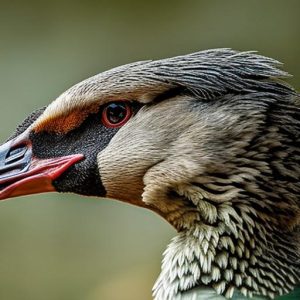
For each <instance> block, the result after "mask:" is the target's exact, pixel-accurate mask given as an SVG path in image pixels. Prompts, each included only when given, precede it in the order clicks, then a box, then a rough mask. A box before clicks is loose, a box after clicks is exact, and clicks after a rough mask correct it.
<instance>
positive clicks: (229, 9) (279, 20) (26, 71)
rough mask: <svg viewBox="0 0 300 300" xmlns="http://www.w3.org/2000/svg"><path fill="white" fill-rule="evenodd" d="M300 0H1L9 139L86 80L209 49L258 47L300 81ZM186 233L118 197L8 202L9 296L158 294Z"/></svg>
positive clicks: (0, 286) (0, 264)
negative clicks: (158, 281)
mask: <svg viewBox="0 0 300 300" xmlns="http://www.w3.org/2000/svg"><path fill="white" fill-rule="evenodd" d="M299 13H300V1H297V0H294V1H292V0H289V1H279V0H278V1H277V0H268V1H267V0H265V1H259V0H252V1H199V0H194V1H158V0H155V1H153V0H152V1H146V2H145V1H141V0H138V1H91V0H85V1H83V0H82V1H78V0H72V1H65V0H61V1H58V0H54V1H37V0H36V1H35V0H28V1H9V2H8V1H7V2H4V1H0V103H1V108H0V122H1V123H0V124H1V125H0V138H1V140H5V138H6V137H7V136H8V135H9V134H10V133H11V132H12V131H13V130H14V128H15V126H16V124H17V123H18V122H20V121H21V120H22V119H24V118H25V116H26V115H28V114H29V113H30V112H31V111H32V110H34V109H35V108H38V107H41V106H43V105H46V104H47V103H49V102H50V101H52V100H53V99H55V98H56V97H57V96H58V95H59V94H60V93H61V92H63V91H64V90H65V89H66V88H68V87H70V86H71V85H73V84H74V83H76V82H78V81H80V80H82V79H84V78H86V77H89V76H91V75H94V74H96V73H99V72H101V71H104V70H106V69H109V68H111V67H114V66H118V65H120V64H125V63H128V62H132V61H137V60H144V59H158V58H164V57H169V56H174V55H179V54H185V53H189V52H194V51H197V50H202V49H207V48H216V47H231V48H235V49H239V50H258V51H259V53H261V54H264V55H267V56H272V57H274V58H276V59H278V60H280V61H282V62H284V66H283V67H284V69H285V70H287V71H288V72H290V73H291V74H293V75H294V78H292V79H290V80H289V82H290V83H292V84H294V86H295V87H296V88H298V89H299V83H300V57H299V56H300V55H299V53H300V51H299V50H300V41H299V33H300V18H299ZM174 234H175V232H174V231H173V229H172V228H171V227H170V226H169V225H168V224H167V223H165V222H164V221H163V220H162V219H161V218H160V217H158V216H156V215H155V214H153V213H152V212H150V211H146V210H142V209H140V208H135V207H132V206H128V205H125V204H121V203H118V202H114V201H107V200H103V199H96V198H83V197H79V196H75V195H62V194H43V195H39V196H28V197H22V198H18V199H14V200H10V201H6V202H2V203H0V299H9V300H41V299H42V300H50V299H51V300H58V299H59V300H60V299H61V300H99V299H104V300H117V299H122V300H126V299H128V300H129V299H130V300H135V299H138V300H140V299H151V287H152V285H153V283H154V280H155V278H156V277H157V275H158V273H159V269H160V260H161V253H162V252H163V250H164V248H165V247H166V245H167V243H168V242H169V240H170V238H171V237H172V236H173V235H174Z"/></svg>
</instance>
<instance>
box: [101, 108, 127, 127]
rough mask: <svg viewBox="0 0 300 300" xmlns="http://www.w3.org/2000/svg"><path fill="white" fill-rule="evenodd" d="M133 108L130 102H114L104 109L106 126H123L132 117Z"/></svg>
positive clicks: (104, 123)
mask: <svg viewBox="0 0 300 300" xmlns="http://www.w3.org/2000/svg"><path fill="white" fill-rule="evenodd" d="M131 115H132V109H131V105H130V103H128V102H112V103H109V104H107V105H106V106H105V107H104V109H103V110H102V123H103V125H104V126H106V127H121V126H122V125H124V124H125V123H126V122H127V121H128V120H129V119H130V117H131Z"/></svg>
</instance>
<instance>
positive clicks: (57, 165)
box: [0, 131, 84, 200]
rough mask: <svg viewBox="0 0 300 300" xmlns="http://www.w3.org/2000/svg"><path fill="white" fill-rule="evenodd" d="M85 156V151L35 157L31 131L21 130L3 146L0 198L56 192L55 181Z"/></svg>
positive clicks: (1, 149) (0, 168)
mask: <svg viewBox="0 0 300 300" xmlns="http://www.w3.org/2000/svg"><path fill="white" fill-rule="evenodd" d="M83 158H84V156H83V155H82V154H74V155H68V156H64V157H55V158H48V159H39V158H36V157H34V156H33V154H32V144H31V142H30V140H29V132H27V131H26V132H24V133H22V134H21V135H19V136H18V137H16V138H14V139H13V140H11V141H8V142H7V143H5V144H4V145H2V146H0V200H4V199H7V198H12V197H17V196H21V195H29V194H37V193H43V192H52V191H55V188H54V186H53V185H52V182H53V180H55V179H56V178H58V177H59V176H60V175H61V174H63V173H64V172H65V171H66V170H67V169H68V168H69V167H70V166H72V165H74V164H75V163H77V162H78V161H80V160H82V159H83Z"/></svg>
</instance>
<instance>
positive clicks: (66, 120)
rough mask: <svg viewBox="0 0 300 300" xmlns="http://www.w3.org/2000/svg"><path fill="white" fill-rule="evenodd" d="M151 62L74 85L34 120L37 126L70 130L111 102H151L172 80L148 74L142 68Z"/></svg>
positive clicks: (39, 129)
mask: <svg viewBox="0 0 300 300" xmlns="http://www.w3.org/2000/svg"><path fill="white" fill-rule="evenodd" d="M147 63H148V62H138V63H133V64H129V65H125V66H121V67H118V68H115V69H112V70H109V71H106V72H103V73H100V74H98V75H95V76H93V77H91V78H88V79H86V80H84V81H82V82H80V83H78V84H76V85H74V86H72V87H71V88H69V89H68V90H67V91H65V92H64V93H63V94H61V95H60V96H59V97H58V98H57V99H56V100H54V101H53V102H52V103H51V104H50V105H49V106H48V107H47V108H46V109H45V111H44V113H43V114H42V115H41V116H40V117H39V118H38V119H37V120H36V122H35V123H34V124H33V126H32V128H33V130H35V131H36V132H40V131H50V132H57V133H66V132H68V131H70V130H72V129H74V128H76V127H78V126H79V125H80V124H81V123H82V122H83V121H84V120H85V119H86V117H87V116H88V115H89V114H91V113H96V112H97V111H98V110H99V108H100V107H101V105H103V104H106V103H108V102H111V101H124V100H125V101H126V100H129V101H139V102H142V103H147V102H150V101H151V99H153V97H155V95H158V94H160V93H161V92H162V91H163V90H164V89H167V88H168V86H169V84H167V83H160V84H158V81H157V79H154V78H150V77H149V76H148V77H147V75H149V74H146V73H144V72H143V68H142V67H143V66H144V65H145V64H147Z"/></svg>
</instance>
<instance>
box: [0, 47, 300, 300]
mask: <svg viewBox="0 0 300 300" xmlns="http://www.w3.org/2000/svg"><path fill="white" fill-rule="evenodd" d="M288 76H289V75H288V74H287V73H286V72H284V71H282V69H281V68H280V63H279V62H278V61H276V60H274V59H271V58H267V57H264V56H261V55H258V54H256V53H255V52H238V51H234V50H231V49H214V50H207V51H201V52H197V53H192V54H188V55H182V56H177V57H173V58H168V59H162V60H153V61H152V60H148V61H141V62H136V63H131V64H127V65H124V66H121V67H117V68H114V69H112V70H109V71H106V72H103V73H100V74H98V75H95V76H93V77H91V78H89V79H86V80H84V81H82V82H80V83H78V84H76V85H74V86H73V87H71V88H70V89H68V90H67V91H66V92H64V93H63V94H62V95H60V96H59V97H58V98H57V99H56V100H54V101H53V102H52V103H50V104H49V105H48V106H47V107H44V108H41V109H38V110H37V111H35V112H33V113H32V114H31V115H30V116H29V117H28V118H27V119H25V121H24V122H23V123H21V125H19V126H18V127H17V129H16V131H15V133H14V134H13V135H12V136H11V138H10V139H9V140H8V141H7V142H6V143H4V144H3V145H2V146H1V147H0V199H1V200H2V199H7V198H12V197H17V196H21V195H26V194H34V193H41V192H50V191H57V192H73V193H77V194H81V195H87V196H98V197H105V198H111V199H116V200H120V201H123V202H127V203H131V204H134V205H137V206H140V207H144V208H148V209H150V210H152V211H154V212H156V213H157V214H159V215H160V216H161V217H163V218H164V219H165V220H166V221H167V222H169V223H170V224H171V225H172V226H173V227H174V228H175V229H176V231H177V236H176V237H174V238H173V239H172V241H171V243H170V244H169V246H168V247H167V250H166V251H165V253H164V257H163V262H162V269H161V274H160V275H159V277H158V279H157V281H156V283H155V285H154V288H153V297H154V299H156V300H173V299H183V300H190V299H191V300H197V299H199V300H200V299H211V300H214V299H215V300H220V299H235V300H237V299H255V300H258V299H261V300H262V299H281V300H285V299H290V300H291V299H294V300H296V299H300V196H299V195H300V135H299V132H300V95H299V93H297V92H296V91H295V90H294V89H293V88H292V87H291V86H290V85H288V84H287V83H286V82H285V81H284V79H285V78H286V77H288Z"/></svg>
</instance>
